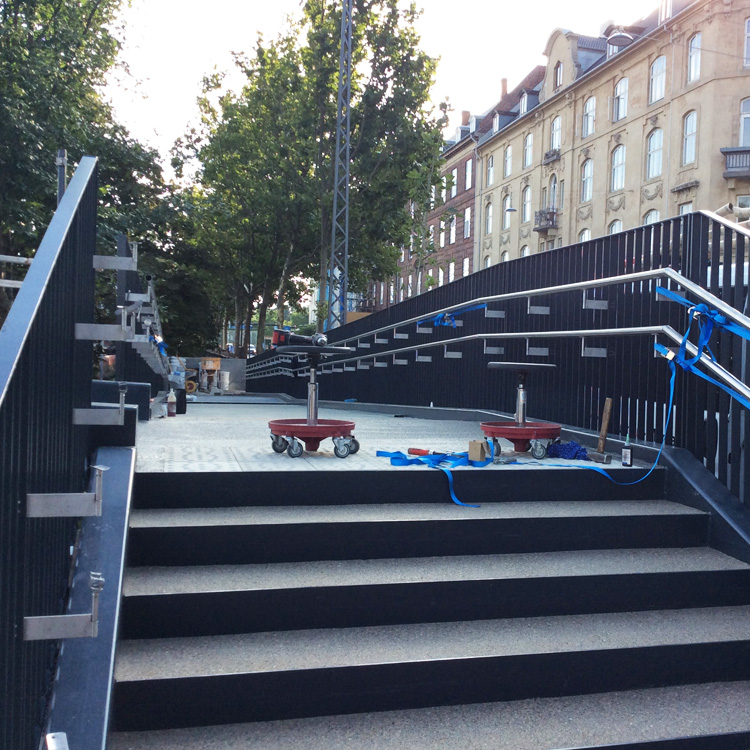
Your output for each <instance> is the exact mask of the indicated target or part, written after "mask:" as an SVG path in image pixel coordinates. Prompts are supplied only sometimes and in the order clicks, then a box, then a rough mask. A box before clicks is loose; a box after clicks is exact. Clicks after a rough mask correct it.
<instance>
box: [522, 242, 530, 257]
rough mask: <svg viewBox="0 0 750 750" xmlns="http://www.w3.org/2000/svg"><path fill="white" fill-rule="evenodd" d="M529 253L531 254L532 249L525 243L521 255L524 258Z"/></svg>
mask: <svg viewBox="0 0 750 750" xmlns="http://www.w3.org/2000/svg"><path fill="white" fill-rule="evenodd" d="M529 255H531V250H529V246H528V245H524V246H523V247H522V248H521V257H522V258H526V257H528V256H529Z"/></svg>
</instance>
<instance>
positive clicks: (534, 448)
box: [531, 440, 547, 459]
mask: <svg viewBox="0 0 750 750" xmlns="http://www.w3.org/2000/svg"><path fill="white" fill-rule="evenodd" d="M531 455H532V456H533V457H534V458H536V459H541V458H544V457H545V456H546V455H547V446H546V445H545V444H544V443H542V442H540V441H539V440H537V441H536V442H534V443H532V444H531Z"/></svg>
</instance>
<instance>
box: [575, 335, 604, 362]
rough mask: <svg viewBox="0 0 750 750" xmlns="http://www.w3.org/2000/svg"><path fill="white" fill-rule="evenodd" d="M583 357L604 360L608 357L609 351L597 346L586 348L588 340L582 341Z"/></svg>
mask: <svg viewBox="0 0 750 750" xmlns="http://www.w3.org/2000/svg"><path fill="white" fill-rule="evenodd" d="M581 356H582V357H601V358H602V359H604V358H606V356H607V349H606V348H601V347H596V346H586V339H581Z"/></svg>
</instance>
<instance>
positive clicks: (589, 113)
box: [581, 96, 596, 138]
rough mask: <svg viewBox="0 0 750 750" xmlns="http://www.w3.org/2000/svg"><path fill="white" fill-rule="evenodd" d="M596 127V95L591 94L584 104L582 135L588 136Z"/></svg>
mask: <svg viewBox="0 0 750 750" xmlns="http://www.w3.org/2000/svg"><path fill="white" fill-rule="evenodd" d="M595 129H596V97H595V96H590V97H589V98H588V99H586V101H585V102H584V104H583V123H582V125H581V137H583V138H586V137H587V136H589V135H591V134H592V133H593V132H594V130H595Z"/></svg>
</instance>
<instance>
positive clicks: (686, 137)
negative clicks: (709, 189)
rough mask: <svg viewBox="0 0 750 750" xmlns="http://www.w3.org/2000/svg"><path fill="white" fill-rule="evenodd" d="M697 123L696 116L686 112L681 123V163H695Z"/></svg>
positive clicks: (693, 113)
mask: <svg viewBox="0 0 750 750" xmlns="http://www.w3.org/2000/svg"><path fill="white" fill-rule="evenodd" d="M697 123H698V115H697V114H696V113H695V112H688V113H687V114H686V115H685V117H684V118H683V123H682V163H683V164H694V163H695V137H696V130H697V127H698V125H697Z"/></svg>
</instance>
